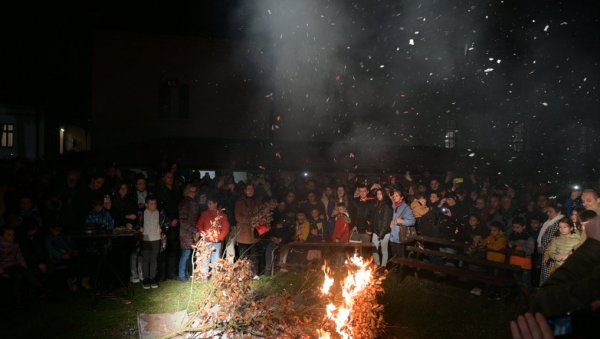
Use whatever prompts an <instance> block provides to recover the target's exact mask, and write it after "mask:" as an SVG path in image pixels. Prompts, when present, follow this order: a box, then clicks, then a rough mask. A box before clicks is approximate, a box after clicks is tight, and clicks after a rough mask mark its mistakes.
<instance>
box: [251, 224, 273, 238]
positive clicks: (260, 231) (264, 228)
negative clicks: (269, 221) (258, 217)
mask: <svg viewBox="0 0 600 339" xmlns="http://www.w3.org/2000/svg"><path fill="white" fill-rule="evenodd" d="M270 230H271V227H270V226H269V225H258V226H256V227H255V228H254V236H256V237H257V238H260V237H262V236H263V235H265V234H266V233H267V232H269V231H270Z"/></svg>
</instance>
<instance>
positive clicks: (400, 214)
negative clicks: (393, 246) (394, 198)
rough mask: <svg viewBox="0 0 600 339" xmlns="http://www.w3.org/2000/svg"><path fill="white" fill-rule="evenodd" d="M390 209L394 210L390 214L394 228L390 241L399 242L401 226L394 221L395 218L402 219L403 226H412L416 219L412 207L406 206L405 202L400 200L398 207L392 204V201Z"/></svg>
mask: <svg viewBox="0 0 600 339" xmlns="http://www.w3.org/2000/svg"><path fill="white" fill-rule="evenodd" d="M392 210H393V211H394V214H393V216H392V223H394V228H393V229H392V234H391V237H390V241H391V242H395V243H400V227H401V226H400V225H399V224H397V223H396V220H398V218H402V219H404V226H407V227H414V226H415V222H416V219H415V215H414V214H413V211H412V209H410V206H408V205H407V204H406V203H405V202H402V204H401V205H400V206H399V207H396V206H394V204H393V203H392Z"/></svg>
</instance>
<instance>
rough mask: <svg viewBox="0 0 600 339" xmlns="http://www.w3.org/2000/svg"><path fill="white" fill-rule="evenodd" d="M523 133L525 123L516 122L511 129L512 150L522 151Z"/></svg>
mask: <svg viewBox="0 0 600 339" xmlns="http://www.w3.org/2000/svg"><path fill="white" fill-rule="evenodd" d="M524 135H525V124H523V123H522V122H520V123H517V124H516V125H515V127H514V130H513V142H512V146H513V147H512V149H513V151H515V152H522V151H523V140H524Z"/></svg>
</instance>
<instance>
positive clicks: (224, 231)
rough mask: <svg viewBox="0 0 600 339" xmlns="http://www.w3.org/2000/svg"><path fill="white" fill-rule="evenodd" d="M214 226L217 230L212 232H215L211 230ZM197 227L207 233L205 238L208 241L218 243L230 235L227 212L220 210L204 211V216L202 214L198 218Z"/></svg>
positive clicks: (199, 230)
mask: <svg viewBox="0 0 600 339" xmlns="http://www.w3.org/2000/svg"><path fill="white" fill-rule="evenodd" d="M213 223H214V225H213ZM213 226H214V229H215V231H216V232H214V234H211V233H213V232H211V228H213ZM196 228H197V229H198V232H204V233H206V234H207V235H206V238H205V239H206V241H208V242H213V243H217V242H222V241H223V240H225V238H227V236H228V235H229V229H230V226H229V220H227V214H225V213H223V212H221V211H218V210H217V211H211V210H207V211H204V212H203V213H202V216H200V220H198V223H197V224H196ZM216 234H218V236H217V237H216V238H215V237H214V235H216Z"/></svg>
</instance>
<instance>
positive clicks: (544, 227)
mask: <svg viewBox="0 0 600 339" xmlns="http://www.w3.org/2000/svg"><path fill="white" fill-rule="evenodd" d="M564 217H565V216H564V215H562V214H560V213H558V215H557V216H555V217H554V218H552V219H549V220H546V222H545V223H544V224H543V225H542V228H541V229H540V233H539V234H538V237H537V246H538V248H540V247H542V237H543V236H544V233H546V230H547V229H548V227H550V226H552V225H554V224H555V223H556V222H557V221H559V220H560V219H562V218H564Z"/></svg>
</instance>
